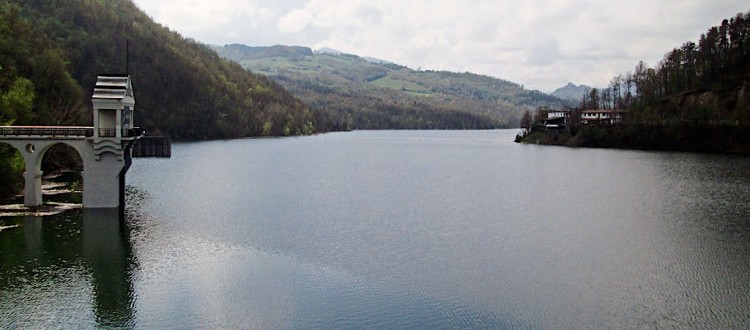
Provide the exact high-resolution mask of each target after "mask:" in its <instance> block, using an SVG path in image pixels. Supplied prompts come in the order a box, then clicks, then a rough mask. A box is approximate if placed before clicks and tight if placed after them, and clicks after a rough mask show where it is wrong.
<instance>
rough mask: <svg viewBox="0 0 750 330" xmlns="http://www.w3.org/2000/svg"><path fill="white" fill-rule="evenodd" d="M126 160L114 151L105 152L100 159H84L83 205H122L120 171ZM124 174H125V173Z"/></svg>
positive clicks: (100, 206)
mask: <svg viewBox="0 0 750 330" xmlns="http://www.w3.org/2000/svg"><path fill="white" fill-rule="evenodd" d="M123 167H125V162H124V161H122V160H119V159H118V155H116V154H114V153H109V152H106V153H103V154H101V155H100V159H99V160H95V159H94V157H93V156H86V157H85V158H84V160H83V207H84V208H87V209H88V208H117V207H118V206H120V171H121V170H122V169H123ZM123 175H124V174H123Z"/></svg>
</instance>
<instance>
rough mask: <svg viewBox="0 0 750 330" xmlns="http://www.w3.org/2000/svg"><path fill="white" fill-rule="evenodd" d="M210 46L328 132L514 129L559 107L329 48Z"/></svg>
mask: <svg viewBox="0 0 750 330" xmlns="http://www.w3.org/2000/svg"><path fill="white" fill-rule="evenodd" d="M213 48H214V50H216V51H217V52H218V53H219V54H220V55H221V56H223V57H226V58H229V59H231V60H234V61H237V62H239V63H240V64H241V65H242V66H243V67H245V68H247V69H250V70H251V71H253V72H257V73H262V74H265V75H268V76H269V77H271V78H272V79H275V80H276V81H277V82H279V83H280V84H281V85H282V86H284V87H285V88H286V89H287V90H289V91H290V92H292V94H294V95H295V96H296V97H299V98H300V99H301V100H302V101H303V102H305V103H306V104H307V105H308V106H309V107H310V108H311V110H312V111H313V113H316V114H320V113H321V112H323V113H327V115H328V117H327V118H329V120H330V122H328V124H329V127H332V128H333V129H392V128H424V129H435V128H445V129H473V128H502V127H518V123H519V120H520V117H521V115H522V114H523V112H524V111H525V110H533V109H534V108H536V107H538V106H542V105H550V106H556V105H562V104H564V101H562V100H560V99H558V98H556V97H552V96H550V95H547V94H544V93H541V92H539V91H530V90H526V89H524V88H523V87H522V86H521V85H519V84H516V83H512V82H509V81H505V80H502V79H496V78H492V77H488V76H482V75H477V74H472V73H468V72H467V73H454V72H446V71H422V70H419V71H418V70H412V69H409V68H407V67H405V66H402V65H398V64H394V63H391V62H389V61H385V60H381V59H375V58H369V57H360V56H358V55H354V54H347V53H345V52H341V51H338V50H335V49H331V48H322V49H319V50H316V51H312V50H311V49H309V48H306V47H293V46H273V47H249V46H239V45H227V46H213ZM264 48H269V49H264ZM284 48H286V50H284ZM318 117H321V116H318ZM316 118H317V117H316Z"/></svg>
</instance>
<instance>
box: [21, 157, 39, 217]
mask: <svg viewBox="0 0 750 330" xmlns="http://www.w3.org/2000/svg"><path fill="white" fill-rule="evenodd" d="M23 178H24V181H25V182H24V189H23V205H25V206H27V207H35V206H40V205H42V204H43V203H44V201H43V200H42V171H38V170H36V169H35V168H34V167H33V164H29V163H28V162H26V172H23Z"/></svg>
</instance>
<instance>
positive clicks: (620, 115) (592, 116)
mask: <svg viewBox="0 0 750 330" xmlns="http://www.w3.org/2000/svg"><path fill="white" fill-rule="evenodd" d="M624 118H625V111H624V110H618V109H614V110H584V111H583V112H581V122H582V123H583V124H622V123H623V121H624Z"/></svg>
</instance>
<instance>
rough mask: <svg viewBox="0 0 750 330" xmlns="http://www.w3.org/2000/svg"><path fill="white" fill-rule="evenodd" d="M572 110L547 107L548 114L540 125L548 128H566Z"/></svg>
mask: <svg viewBox="0 0 750 330" xmlns="http://www.w3.org/2000/svg"><path fill="white" fill-rule="evenodd" d="M570 115H571V111H570V110H563V109H560V110H550V109H546V116H545V117H543V118H542V120H541V121H540V122H539V126H541V127H542V128H544V129H546V130H564V129H565V127H566V126H567V125H568V124H570Z"/></svg>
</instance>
